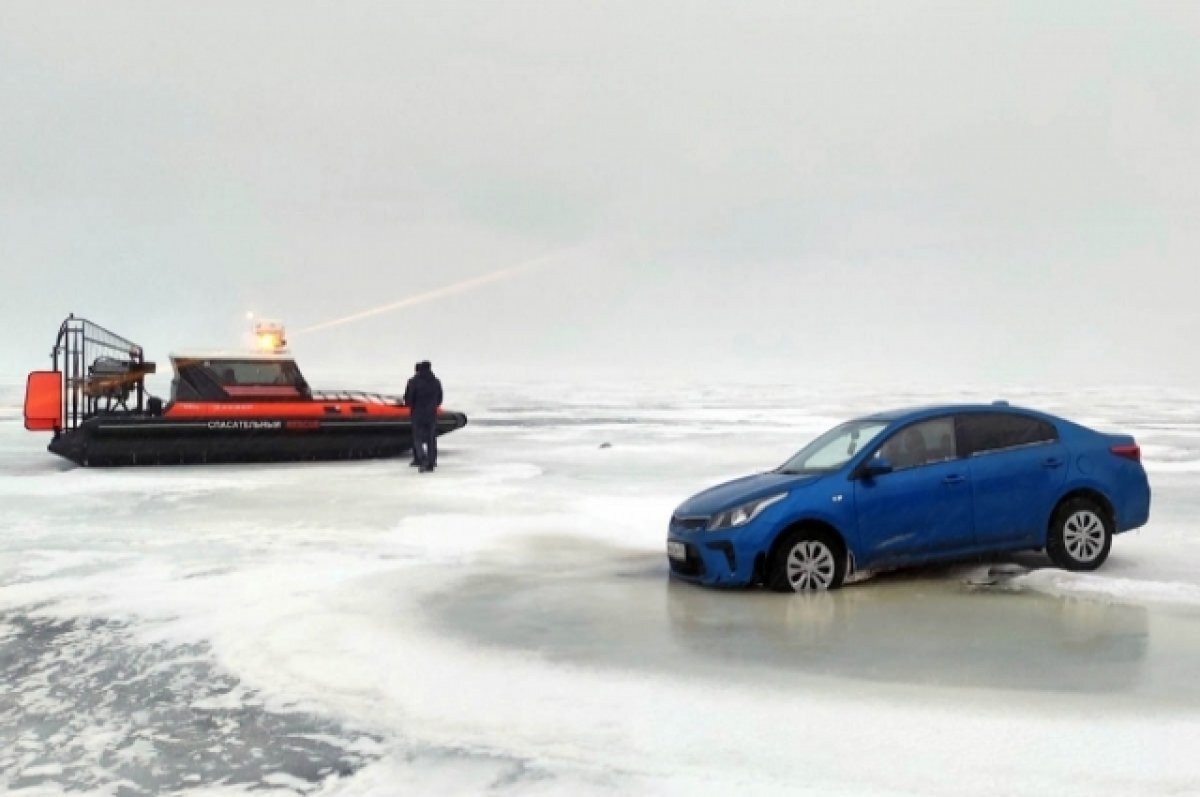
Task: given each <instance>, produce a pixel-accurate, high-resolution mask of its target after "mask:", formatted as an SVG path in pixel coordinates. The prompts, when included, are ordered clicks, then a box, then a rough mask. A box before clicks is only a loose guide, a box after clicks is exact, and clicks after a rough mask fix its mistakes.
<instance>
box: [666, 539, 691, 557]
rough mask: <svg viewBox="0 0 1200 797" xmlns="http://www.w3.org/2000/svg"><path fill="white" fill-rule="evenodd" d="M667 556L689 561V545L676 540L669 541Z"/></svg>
mask: <svg viewBox="0 0 1200 797" xmlns="http://www.w3.org/2000/svg"><path fill="white" fill-rule="evenodd" d="M667 556H669V557H671V558H672V559H675V560H677V561H680V562H686V561H687V546H686V545H684V544H683V543H682V542H675V541H674V540H668V541H667Z"/></svg>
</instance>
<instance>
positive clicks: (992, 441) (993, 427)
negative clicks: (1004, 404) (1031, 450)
mask: <svg viewBox="0 0 1200 797" xmlns="http://www.w3.org/2000/svg"><path fill="white" fill-rule="evenodd" d="M958 423H959V432H960V434H961V437H962V444H963V449H964V450H963V452H962V453H963V454H965V455H966V456H971V455H973V454H984V453H987V452H989V451H1004V450H1006V449H1010V448H1022V447H1024V446H1032V445H1038V444H1040V443H1052V442H1054V441H1056V440H1058V430H1057V429H1055V428H1054V426H1053V425H1052V424H1050V423H1047V422H1046V421H1043V420H1041V419H1040V418H1034V417H1032V416H1029V415H1020V414H1017V413H1011V412H983V413H973V414H970V415H961V416H959V419H958Z"/></svg>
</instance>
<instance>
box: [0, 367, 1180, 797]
mask: <svg viewBox="0 0 1200 797" xmlns="http://www.w3.org/2000/svg"><path fill="white" fill-rule="evenodd" d="M535 394H536V398H534V395H535ZM1005 397H1006V398H1008V399H1010V400H1013V401H1014V402H1015V403H1027V404H1030V405H1033V406H1038V407H1040V408H1044V409H1047V410H1050V411H1052V412H1061V413H1063V414H1065V415H1068V416H1069V417H1072V418H1074V419H1076V420H1079V421H1081V422H1083V423H1086V424H1089V425H1094V426H1097V427H1098V428H1103V429H1108V430H1114V431H1118V430H1119V431H1126V432H1130V433H1132V434H1134V435H1136V436H1137V438H1138V440H1139V442H1140V443H1141V444H1142V446H1143V450H1144V454H1145V461H1146V466H1147V469H1148V470H1149V472H1150V475H1151V484H1152V487H1153V489H1154V506H1153V512H1152V521H1151V524H1150V525H1149V526H1148V527H1147V528H1145V529H1143V530H1140V531H1138V532H1134V533H1131V534H1128V535H1123V536H1121V537H1118V538H1117V540H1116V542H1115V544H1114V547H1113V553H1112V557H1111V559H1110V561H1109V562H1108V564H1107V565H1106V566H1105V567H1104V568H1103V569H1102V570H1101V571H1099V572H1098V573H1095V574H1067V573H1063V572H1061V571H1057V570H1053V569H1051V568H1048V567H1046V564H1047V563H1046V561H1045V559H1044V557H1042V556H1040V555H1039V554H1036V553H1030V554H1021V555H1018V556H1013V557H1004V558H1000V559H997V560H993V561H986V562H968V563H959V564H955V565H949V566H942V567H931V568H921V569H917V570H913V571H906V572H901V573H894V574H885V575H881V576H878V577H876V578H873V579H870V580H868V581H865V582H862V583H859V584H855V585H852V586H849V587H847V588H845V589H843V590H841V591H838V592H836V593H832V594H827V595H815V596H794V597H791V596H778V595H773V594H769V593H765V592H762V591H759V590H748V591H745V590H742V591H713V590H705V589H700V588H696V587H693V586H690V585H685V584H678V583H673V582H671V581H670V579H669V578H668V576H667V567H666V561H665V556H664V554H663V542H664V536H665V526H666V520H667V517H668V516H669V514H670V512H671V510H672V509H673V508H674V506H675V505H676V504H678V503H679V502H680V501H681V500H682V499H683V498H684V497H686V496H687V495H689V494H691V493H692V492H695V491H696V490H698V489H700V488H702V487H704V486H707V485H710V484H712V483H714V482H716V481H719V480H721V479H724V478H727V477H731V476H735V475H739V474H743V473H746V472H750V471H754V470H761V469H766V468H769V467H772V466H774V465H776V464H778V463H779V462H781V461H783V459H784V458H785V457H786V456H787V455H788V454H789V453H791V452H792V451H794V450H795V449H797V448H799V447H800V446H801V445H802V444H803V443H805V442H806V441H807V440H808V439H810V438H811V437H813V436H815V435H816V434H817V433H819V432H821V431H823V430H824V429H825V428H827V427H828V426H830V425H832V424H833V423H836V422H837V421H839V420H842V419H844V418H846V417H848V416H851V415H854V414H856V413H861V412H865V411H869V410H874V409H880V408H882V407H884V406H893V405H903V404H909V403H919V402H924V401H929V400H955V401H957V400H962V399H970V398H983V399H990V398H992V396H991V395H986V396H984V395H976V396H964V395H962V394H958V393H955V394H939V395H928V394H922V393H909V394H900V395H897V394H896V393H891V394H889V395H887V396H881V395H878V394H874V393H872V392H869V391H857V392H856V391H851V390H844V391H840V392H838V393H833V394H831V393H829V392H818V391H811V390H804V389H798V388H794V387H787V386H774V387H770V386H766V387H760V388H755V389H752V390H740V391H739V390H716V389H712V388H705V387H695V388H687V389H683V388H672V389H668V390H662V389H658V390H651V389H646V390H644V391H623V392H615V391H614V392H605V391H603V390H599V391H597V390H595V389H588V390H582V389H579V388H576V387H571V386H539V387H538V389H537V390H536V393H535V391H530V390H528V389H525V388H516V387H514V388H506V387H503V386H490V387H487V388H479V389H474V390H467V389H460V391H459V393H458V395H456V396H455V400H454V402H453V403H454V405H455V406H456V408H458V407H461V408H462V409H464V410H466V411H467V412H468V414H470V415H471V418H472V423H471V425H470V426H469V427H468V428H467V429H465V430H462V431H460V432H457V433H455V434H454V435H453V436H451V437H448V438H445V439H444V441H443V455H442V462H441V467H440V468H439V471H438V472H437V473H436V474H434V475H431V476H419V475H417V474H416V473H414V472H413V471H412V470H411V469H409V468H408V467H406V465H405V463H403V462H400V461H380V462H360V463H331V464H304V465H273V466H254V467H250V466H218V467H212V466H210V467H178V468H161V469H123V470H85V469H80V468H74V467H71V466H69V465H68V464H66V463H64V462H61V461H58V460H56V459H55V458H54V457H53V456H52V455H50V454H48V453H46V452H45V450H44V444H45V442H46V441H45V439H43V438H39V437H37V436H34V435H30V434H27V433H25V432H24V431H23V430H22V429H21V425H20V419H19V415H18V410H17V408H16V404H17V399H19V396H18V395H16V393H15V392H14V391H13V390H11V389H10V390H8V392H6V393H4V394H3V395H0V406H2V407H3V408H0V507H2V509H0V518H2V519H0V523H2V529H0V679H2V683H3V685H4V690H3V691H2V692H0V790H4V791H7V792H8V793H11V794H18V795H22V794H23V795H32V794H55V793H59V792H72V793H79V792H83V793H92V794H114V795H140V794H160V793H167V792H171V793H180V794H189V795H211V794H221V795H225V794H239V793H245V792H250V791H263V790H267V791H277V792H280V793H298V794H319V795H360V794H361V795H365V794H372V795H374V794H379V795H390V794H396V793H414V794H430V793H438V794H450V793H464V794H479V793H497V794H522V795H524V794H551V793H553V794H560V793H571V794H586V793H596V794H629V793H679V794H683V793H688V794H693V793H696V792H697V791H698V792H701V793H714V792H718V791H720V792H722V793H726V792H729V791H732V790H737V791H738V792H739V793H748V794H756V793H773V794H774V793H778V792H779V791H780V790H781V789H782V790H784V791H785V793H800V794H803V793H811V794H835V795H836V794H884V795H890V794H945V795H952V794H961V793H963V792H964V791H968V790H969V791H972V792H975V791H979V790H980V789H982V790H983V791H985V792H987V793H998V792H1003V793H1010V794H1044V793H1049V792H1053V793H1056V794H1062V795H1069V794H1079V795H1096V794H1123V795H1124V794H1130V793H1138V794H1151V793H1161V794H1177V793H1193V792H1200V764H1197V763H1196V760H1195V758H1194V751H1193V748H1194V747H1195V739H1197V738H1200V685H1197V683H1196V681H1195V679H1194V673H1193V669H1194V668H1193V662H1195V661H1196V660H1197V658H1198V654H1200V535H1197V534H1196V523H1195V519H1196V518H1197V516H1198V515H1200V410H1197V409H1196V407H1197V406H1198V405H1197V402H1196V397H1195V396H1194V395H1189V394H1187V393H1186V392H1176V393H1172V392H1169V391H1167V392H1163V391H1117V390H1107V391H1104V390H1097V391H1081V392H1076V393H1051V392H1045V391H1042V392H1036V391H1035V392H1024V393H1015V392H1010V393H1009V394H1008V395H1006V396H1005ZM606 444H607V445H606Z"/></svg>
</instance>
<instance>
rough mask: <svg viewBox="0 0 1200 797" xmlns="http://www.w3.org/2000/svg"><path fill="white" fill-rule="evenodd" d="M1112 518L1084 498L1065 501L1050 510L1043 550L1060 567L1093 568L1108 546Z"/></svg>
mask: <svg viewBox="0 0 1200 797" xmlns="http://www.w3.org/2000/svg"><path fill="white" fill-rule="evenodd" d="M1112 537H1113V535H1112V521H1111V520H1109V518H1108V513H1107V512H1105V511H1104V508H1103V507H1101V506H1099V505H1098V504H1097V503H1096V502H1095V501H1092V500H1091V499H1088V498H1072V499H1071V500H1070V501H1065V502H1064V503H1063V504H1062V506H1060V507H1059V508H1058V511H1057V512H1055V513H1054V520H1053V521H1052V522H1051V524H1050V536H1049V538H1048V539H1047V540H1046V553H1048V554H1049V555H1050V559H1051V561H1053V562H1054V564H1056V565H1057V566H1059V567H1061V568H1062V569H1063V570H1095V569H1096V568H1098V567H1099V566H1100V565H1102V564H1104V560H1105V559H1107V558H1108V552H1109V549H1110V548H1112Z"/></svg>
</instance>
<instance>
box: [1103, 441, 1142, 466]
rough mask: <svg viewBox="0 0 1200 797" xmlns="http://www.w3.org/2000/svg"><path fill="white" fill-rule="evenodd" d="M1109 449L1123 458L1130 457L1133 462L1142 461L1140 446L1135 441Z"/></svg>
mask: <svg viewBox="0 0 1200 797" xmlns="http://www.w3.org/2000/svg"><path fill="white" fill-rule="evenodd" d="M1109 451H1111V452H1113V453H1114V454H1116V455H1117V456H1118V457H1122V458H1124V459H1131V460H1133V461H1134V462H1141V461H1142V447H1141V446H1139V445H1138V444H1137V443H1123V444H1121V445H1119V446H1113V447H1112V448H1110V449H1109Z"/></svg>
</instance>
